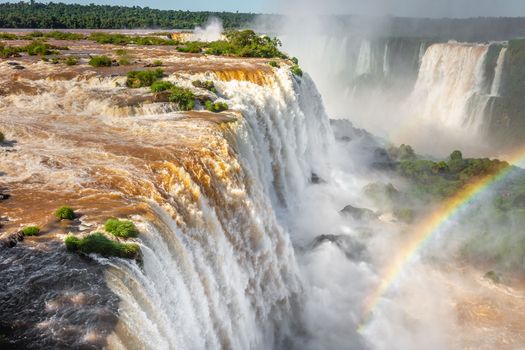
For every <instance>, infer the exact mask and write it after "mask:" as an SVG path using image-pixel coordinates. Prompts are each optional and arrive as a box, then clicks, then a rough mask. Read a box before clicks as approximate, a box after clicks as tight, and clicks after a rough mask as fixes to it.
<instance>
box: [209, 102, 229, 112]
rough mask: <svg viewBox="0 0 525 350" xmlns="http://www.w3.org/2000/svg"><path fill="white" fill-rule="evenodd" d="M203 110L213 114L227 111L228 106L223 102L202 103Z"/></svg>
mask: <svg viewBox="0 0 525 350" xmlns="http://www.w3.org/2000/svg"><path fill="white" fill-rule="evenodd" d="M204 108H206V109H207V110H208V111H210V112H213V113H219V112H222V111H225V110H227V109H228V104H227V103H225V102H215V103H214V102H211V101H210V100H208V101H206V102H205V103H204Z"/></svg>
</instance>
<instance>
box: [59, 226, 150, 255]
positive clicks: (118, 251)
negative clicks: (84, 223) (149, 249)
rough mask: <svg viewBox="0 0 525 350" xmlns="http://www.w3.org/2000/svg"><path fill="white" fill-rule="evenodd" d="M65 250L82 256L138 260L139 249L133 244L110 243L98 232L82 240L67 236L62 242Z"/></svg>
mask: <svg viewBox="0 0 525 350" xmlns="http://www.w3.org/2000/svg"><path fill="white" fill-rule="evenodd" d="M64 243H65V245H66V248H67V250H69V251H70V252H76V251H78V252H81V253H84V254H92V253H94V254H99V255H101V256H103V257H106V258H108V257H113V256H114V257H118V258H125V259H139V258H140V247H139V245H138V244H135V243H119V242H115V241H112V240H111V239H109V238H107V237H106V236H104V235H103V234H102V233H100V232H95V233H92V234H90V235H88V236H86V237H84V238H77V237H75V236H73V235H71V234H70V235H68V236H67V237H66V239H65V240H64Z"/></svg>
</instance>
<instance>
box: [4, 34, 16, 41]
mask: <svg viewBox="0 0 525 350" xmlns="http://www.w3.org/2000/svg"><path fill="white" fill-rule="evenodd" d="M16 39H18V36H17V35H16V34H11V33H0V40H16Z"/></svg>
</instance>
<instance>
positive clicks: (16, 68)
mask: <svg viewBox="0 0 525 350" xmlns="http://www.w3.org/2000/svg"><path fill="white" fill-rule="evenodd" d="M12 68H13V69H15V70H24V69H26V67H24V66H13V67H12Z"/></svg>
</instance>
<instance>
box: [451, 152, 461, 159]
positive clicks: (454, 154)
mask: <svg viewBox="0 0 525 350" xmlns="http://www.w3.org/2000/svg"><path fill="white" fill-rule="evenodd" d="M462 159H463V154H462V153H461V151H458V150H455V151H454V152H452V153H451V154H450V160H462Z"/></svg>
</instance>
